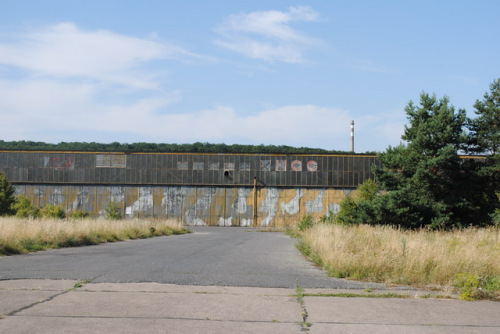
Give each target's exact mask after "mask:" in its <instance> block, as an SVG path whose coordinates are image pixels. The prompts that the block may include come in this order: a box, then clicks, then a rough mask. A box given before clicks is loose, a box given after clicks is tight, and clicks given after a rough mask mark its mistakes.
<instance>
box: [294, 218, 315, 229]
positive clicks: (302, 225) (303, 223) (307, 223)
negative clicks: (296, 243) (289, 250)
mask: <svg viewBox="0 0 500 334" xmlns="http://www.w3.org/2000/svg"><path fill="white" fill-rule="evenodd" d="M313 225H314V220H313V217H312V216H310V215H308V216H304V217H302V218H301V219H300V221H299V223H298V225H297V228H298V229H299V231H305V230H307V229H308V228H311V227H312V226H313Z"/></svg>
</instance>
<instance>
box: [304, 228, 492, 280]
mask: <svg viewBox="0 0 500 334" xmlns="http://www.w3.org/2000/svg"><path fill="white" fill-rule="evenodd" d="M499 234H500V231H499V230H498V229H494V228H490V229H465V230H456V231H448V232H436V231H423V230H422V231H402V230H398V229H394V228H391V227H374V226H367V225H360V226H341V225H329V224H316V225H315V226H313V227H312V228H310V229H308V230H306V231H305V232H304V233H303V236H302V241H301V248H302V250H303V251H304V252H305V253H306V254H308V256H309V257H311V258H312V259H313V260H314V261H315V262H317V263H319V264H321V265H323V266H324V267H325V269H327V270H328V271H329V273H330V274H331V275H333V276H337V277H348V278H353V279H361V280H368V281H374V282H384V283H389V284H390V283H393V284H412V285H420V286H424V285H430V284H438V285H443V286H450V285H452V284H453V281H454V280H455V279H456V275H457V274H459V273H471V274H474V275H477V276H479V277H490V278H491V277H497V278H499V277H500V235H499Z"/></svg>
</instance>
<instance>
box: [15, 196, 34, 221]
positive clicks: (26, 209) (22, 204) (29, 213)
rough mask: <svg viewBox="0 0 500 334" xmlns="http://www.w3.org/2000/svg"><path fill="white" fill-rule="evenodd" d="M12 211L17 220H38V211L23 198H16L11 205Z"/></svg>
mask: <svg viewBox="0 0 500 334" xmlns="http://www.w3.org/2000/svg"><path fill="white" fill-rule="evenodd" d="M12 209H13V210H14V211H15V215H16V217H18V218H39V217H40V210H39V209H38V208H35V207H34V206H33V205H32V204H31V202H30V200H29V199H27V198H26V197H24V196H18V197H17V198H16V201H15V203H14V204H12Z"/></svg>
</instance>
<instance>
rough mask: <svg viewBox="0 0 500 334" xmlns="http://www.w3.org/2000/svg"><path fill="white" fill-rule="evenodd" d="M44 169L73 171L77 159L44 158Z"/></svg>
mask: <svg viewBox="0 0 500 334" xmlns="http://www.w3.org/2000/svg"><path fill="white" fill-rule="evenodd" d="M43 167H45V168H53V169H56V170H64V169H69V170H73V169H74V168H75V158H73V157H66V158H60V157H43Z"/></svg>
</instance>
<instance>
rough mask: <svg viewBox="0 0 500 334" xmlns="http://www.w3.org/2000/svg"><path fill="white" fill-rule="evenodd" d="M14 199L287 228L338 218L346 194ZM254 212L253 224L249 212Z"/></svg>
mask: <svg viewBox="0 0 500 334" xmlns="http://www.w3.org/2000/svg"><path fill="white" fill-rule="evenodd" d="M14 188H15V190H16V194H17V195H23V196H26V197H28V198H29V199H31V201H32V202H33V204H34V205H35V206H43V205H45V204H54V205H59V206H61V207H62V208H64V209H65V210H66V211H67V212H71V211H75V210H85V211H87V212H90V213H91V214H92V215H93V216H104V214H105V211H104V209H105V208H106V207H107V206H108V204H109V203H110V202H113V203H115V204H117V206H118V208H119V209H120V212H121V214H122V217H138V218H141V217H154V218H175V219H179V220H181V221H183V222H185V223H187V224H188V225H209V226H251V225H253V226H287V225H290V224H294V223H296V222H297V221H298V220H299V219H300V218H301V217H302V216H304V215H312V216H313V217H316V218H319V217H321V216H323V215H326V214H329V211H333V212H336V211H337V210H338V203H340V202H341V201H342V199H343V198H344V197H345V195H346V194H347V193H349V192H350V191H351V190H348V189H332V188H330V189H326V188H316V189H303V188H288V189H287V188H276V187H265V188H264V187H259V188H257V198H256V201H255V198H254V191H253V188H247V187H234V188H228V187H193V186H182V187H181V186H178V187H176V186H140V187H138V186H100V185H85V186H71V185H26V184H25V185H14ZM255 206H256V207H257V220H256V221H255V222H254V220H253V209H254V207H255Z"/></svg>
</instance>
